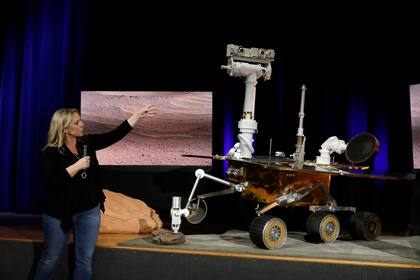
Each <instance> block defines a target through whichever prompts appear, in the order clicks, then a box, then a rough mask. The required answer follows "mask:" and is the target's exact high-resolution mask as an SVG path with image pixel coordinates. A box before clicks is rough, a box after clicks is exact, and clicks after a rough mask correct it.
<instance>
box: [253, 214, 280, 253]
mask: <svg viewBox="0 0 420 280" xmlns="http://www.w3.org/2000/svg"><path fill="white" fill-rule="evenodd" d="M249 237H250V239H251V241H252V242H253V243H254V244H255V245H257V246H258V247H259V248H263V249H268V250H272V249H278V248H280V247H282V246H283V245H284V243H285V242H286V238H287V227H286V224H285V223H284V222H283V220H282V219H280V218H277V217H273V216H269V215H264V216H259V217H256V218H255V219H254V220H253V221H252V223H251V225H250V227H249Z"/></svg>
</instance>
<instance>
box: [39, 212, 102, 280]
mask: <svg viewBox="0 0 420 280" xmlns="http://www.w3.org/2000/svg"><path fill="white" fill-rule="evenodd" d="M72 220H73V226H72V227H71V228H69V229H66V231H63V229H62V227H61V220H59V219H56V218H53V217H51V216H48V215H46V214H44V215H43V216H42V221H43V222H42V224H43V228H44V250H43V252H42V255H41V258H40V260H39V263H38V267H37V269H36V272H35V277H34V279H36V280H38V279H39V280H41V279H42V280H43V279H52V278H53V276H54V272H55V269H56V267H57V265H58V264H59V263H60V259H61V257H62V255H63V252H64V248H65V247H66V244H67V241H68V239H69V235H70V233H71V232H72V231H73V234H74V274H73V279H77V280H79V279H91V278H92V259H93V253H94V252H95V247H96V238H97V236H98V232H99V225H100V222H101V215H100V210H99V205H98V206H96V207H94V208H92V209H90V210H87V211H84V212H80V213H77V214H75V215H73V217H72Z"/></svg>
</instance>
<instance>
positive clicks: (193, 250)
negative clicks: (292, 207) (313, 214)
mask: <svg viewBox="0 0 420 280" xmlns="http://www.w3.org/2000/svg"><path fill="white" fill-rule="evenodd" d="M197 226H199V225H197ZM304 235H305V234H304V233H303V232H289V233H288V236H287V240H286V243H285V245H284V246H283V247H282V248H279V249H276V250H265V249H260V248H257V247H256V246H255V245H254V244H253V243H252V242H251V241H250V239H249V236H248V233H247V232H245V231H239V230H229V231H227V232H225V233H223V234H191V235H186V242H185V243H184V244H181V245H158V244H154V243H152V242H151V235H144V234H143V235H142V234H100V235H99V236H98V241H97V247H102V248H114V249H117V248H118V249H128V250H142V251H154V252H170V253H182V254H204V255H212V256H228V257H242V258H254V259H272V260H291V261H302V262H314V263H331V264H352V265H365V266H382V267H396V268H397V267H399V268H414V269H420V236H406V235H404V234H402V233H401V234H395V233H394V234H383V235H381V236H380V237H379V238H378V240H375V241H356V240H349V239H346V238H339V239H337V240H336V241H335V242H334V243H328V244H325V243H319V244H314V243H309V242H306V241H305V239H304ZM0 239H3V240H16V241H23V242H36V243H38V242H42V226H41V222H40V217H39V216H36V215H18V216H16V215H11V214H8V213H0Z"/></svg>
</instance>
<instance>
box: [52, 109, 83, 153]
mask: <svg viewBox="0 0 420 280" xmlns="http://www.w3.org/2000/svg"><path fill="white" fill-rule="evenodd" d="M74 113H77V114H79V115H80V112H79V110H77V109H75V108H63V109H59V110H57V111H55V112H54V114H53V116H52V118H51V122H50V129H49V130H48V142H47V145H46V147H57V148H61V147H62V146H64V140H65V138H66V137H65V132H64V129H65V128H67V127H69V126H70V124H71V121H72V120H73V114H74Z"/></svg>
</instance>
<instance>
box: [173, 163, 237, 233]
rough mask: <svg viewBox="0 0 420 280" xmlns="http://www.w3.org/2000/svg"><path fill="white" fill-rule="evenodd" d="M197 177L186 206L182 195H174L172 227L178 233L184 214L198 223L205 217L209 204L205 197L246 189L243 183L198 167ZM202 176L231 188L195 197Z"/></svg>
mask: <svg viewBox="0 0 420 280" xmlns="http://www.w3.org/2000/svg"><path fill="white" fill-rule="evenodd" d="M195 177H197V179H196V180H195V183H194V186H193V188H192V190H191V193H190V196H189V197H188V201H187V202H186V205H185V207H182V205H181V203H182V201H181V197H179V196H174V197H172V208H171V218H172V221H171V228H172V231H173V233H178V231H179V228H180V226H181V218H182V217H183V216H184V217H185V218H186V219H187V220H188V221H189V222H190V223H192V224H198V223H200V222H201V221H202V220H203V219H204V218H205V216H206V214H207V205H206V203H205V201H204V200H203V199H204V198H208V197H214V196H219V195H224V194H229V193H234V192H242V191H244V190H245V186H244V185H243V184H234V183H231V182H229V181H226V180H223V179H220V178H217V177H214V176H212V175H209V174H206V173H205V172H204V170H203V169H197V170H196V171H195ZM202 178H207V179H210V180H213V181H215V182H218V183H221V184H223V185H226V186H229V189H226V190H221V191H216V192H210V193H206V194H201V195H198V196H197V197H196V198H194V194H195V191H196V189H197V186H198V183H199V182H200V180H201V179H202Z"/></svg>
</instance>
